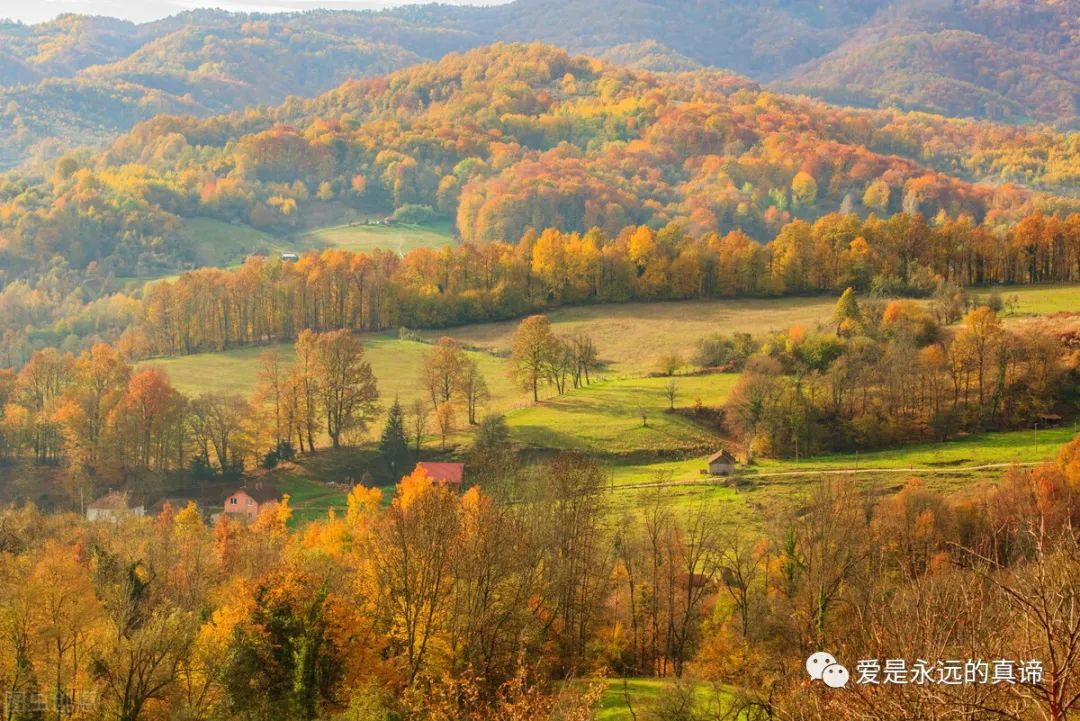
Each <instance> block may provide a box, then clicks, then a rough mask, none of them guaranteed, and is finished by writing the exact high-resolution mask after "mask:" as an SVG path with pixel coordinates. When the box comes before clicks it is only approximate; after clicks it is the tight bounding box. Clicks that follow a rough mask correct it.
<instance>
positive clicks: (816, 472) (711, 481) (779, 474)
mask: <svg viewBox="0 0 1080 721" xmlns="http://www.w3.org/2000/svg"><path fill="white" fill-rule="evenodd" d="M1042 463H1044V461H1025V462H1023V463H984V464H981V465H977V466H953V467H946V468H942V467H934V466H910V467H907V468H821V469H809V470H805V471H773V472H771V473H756V474H754V475H748V476H739V475H738V474H736V475H735V476H727V477H724V476H709V477H707V478H703V479H693V480H683V481H663V482H659V483H628V484H625V485H621V486H614V487H613V488H612V490H613V491H634V490H644V489H648V488H672V487H676V486H719V485H723V484H724V482H725V481H724V479H725V478H727V479H732V478H740V477H741V478H745V479H747V480H757V479H758V478H791V477H794V476H855V475H860V474H867V473H916V474H919V475H930V474H937V475H943V474H950V473H969V472H971V471H988V470H993V469H1000V468H1009V467H1011V466H1038V465H1041V464H1042Z"/></svg>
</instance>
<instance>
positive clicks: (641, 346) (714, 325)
mask: <svg viewBox="0 0 1080 721" xmlns="http://www.w3.org/2000/svg"><path fill="white" fill-rule="evenodd" d="M992 290H994V289H991V290H990V291H983V292H980V291H975V292H974V295H975V296H976V297H977V298H985V297H986V296H988V295H989V293H990V292H991V291H992ZM996 290H998V291H999V292H1000V293H1001V295H1002V297H1003V298H1008V297H1010V296H1013V295H1015V296H1016V297H1017V299H1018V303H1017V306H1016V309H1015V311H1013V314H1012V315H1013V317H1018V318H1020V317H1030V316H1036V315H1049V314H1052V313H1058V312H1068V311H1073V312H1076V311H1078V310H1080V284H1072V285H1054V286H1036V287H1029V288H1011V287H1010V288H1000V289H996ZM835 305H836V298H834V297H832V296H815V297H809V298H736V299H713V300H688V301H669V302H660V303H618V304H608V305H594V306H582V307H574V308H559V309H557V310H553V311H551V312H550V313H548V314H547V315H548V318H550V319H551V322H552V325H553V326H554V327H555V331H556V332H558V333H575V332H584V333H586V334H588V335H590V336H592V337H593V339H594V340H595V341H596V345H597V347H598V349H599V351H600V357H601V359H602V360H604V361H606V362H607V363H608V372H609V373H610V374H612V375H622V376H628V375H643V374H645V373H648V372H651V371H654V370H656V366H657V363H658V361H659V359H660V358H661V357H662V356H664V355H665V354H667V353H670V352H672V351H675V352H676V353H679V354H680V355H682V356H683V358H684V359H687V360H688V359H689V358H690V356H691V355H692V354H693V351H694V347H695V344H696V342H697V340H698V339H699V338H702V337H703V336H706V335H709V334H712V333H723V334H727V335H730V334H731V333H737V332H743V333H751V334H753V335H754V336H756V337H760V336H762V335H765V334H767V333H769V332H770V331H780V330H785V329H787V328H790V327H791V326H793V325H802V326H803V327H805V328H806V329H807V330H813V329H815V328H817V327H818V326H819V325H827V324H828V323H830V322H831V319H832V313H833V309H834V307H835ZM517 324H518V321H506V322H500V323H481V324H477V325H471V326H468V327H465V328H457V329H451V330H450V331H438V332H432V333H430V334H428V335H429V336H431V337H436V336H438V335H450V336H452V337H454V338H456V339H458V340H459V341H461V342H462V343H465V344H467V345H470V346H473V347H476V348H483V349H487V350H491V351H494V352H497V353H506V352H508V351H509V349H510V344H511V341H512V338H513V334H514V330H515V329H516V328H517Z"/></svg>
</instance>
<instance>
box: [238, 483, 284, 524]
mask: <svg viewBox="0 0 1080 721" xmlns="http://www.w3.org/2000/svg"><path fill="white" fill-rule="evenodd" d="M280 500H281V491H279V490H278V489H276V488H274V487H273V486H271V485H269V484H265V483H261V482H260V483H253V484H252V485H250V486H244V487H243V488H241V489H239V490H237V491H233V493H232V495H230V496H229V497H228V498H226V499H225V513H230V514H236V515H239V516H244V517H245V518H247V519H248V520H249V521H254V520H255V519H256V518H258V517H259V512H260V511H262V509H264V508H266V507H267V506H269V505H271V504H273V503H277V502H278V501H280Z"/></svg>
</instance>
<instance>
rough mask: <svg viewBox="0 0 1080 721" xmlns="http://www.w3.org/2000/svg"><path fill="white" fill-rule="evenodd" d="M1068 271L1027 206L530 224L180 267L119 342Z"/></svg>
mask: <svg viewBox="0 0 1080 721" xmlns="http://www.w3.org/2000/svg"><path fill="white" fill-rule="evenodd" d="M1077 279H1080V214H1074V215H1071V216H1068V217H1067V218H1058V217H1054V216H1040V215H1034V216H1032V217H1030V218H1028V219H1025V220H1024V221H1023V222H1021V223H1020V224H1019V225H1017V227H1016V228H1015V229H1014V230H1013V231H1011V232H1009V233H1008V234H1005V235H1004V236H998V235H995V234H993V233H991V232H990V231H989V230H988V229H987V228H985V227H982V226H973V225H971V224H970V223H969V222H968V221H966V220H960V221H955V222H954V221H943V222H942V223H941V224H939V225H928V224H927V223H926V222H925V221H924V219H923V218H922V217H921V216H918V215H915V216H910V215H906V214H899V215H895V216H893V217H891V218H889V219H888V220H880V219H877V218H873V217H871V218H869V219H867V220H865V221H863V220H860V219H859V218H858V217H857V216H854V215H829V216H826V217H824V218H822V219H821V220H819V221H817V222H815V223H814V224H813V225H810V224H807V223H804V222H802V221H795V222H793V223H791V224H789V225H787V226H785V227H784V228H783V229H782V230H781V232H780V233H779V235H777V237H776V238H775V239H774V240H773V241H771V242H770V243H768V244H767V245H760V244H758V243H756V242H754V241H752V240H750V239H749V238H748V237H747V236H745V235H743V234H742V233H739V232H733V233H729V234H728V235H726V236H723V237H719V236H717V235H715V234H709V235H704V236H693V235H690V234H688V233H686V232H685V231H684V230H683V229H681V228H680V227H679V226H667V227H665V228H663V229H661V230H660V231H654V230H652V229H650V228H648V227H646V226H640V227H628V228H625V229H624V230H623V231H622V232H620V233H618V234H617V235H615V236H613V237H608V236H605V235H604V234H603V233H602V232H600V231H599V230H592V231H590V232H588V233H586V234H585V235H579V234H576V233H561V232H559V231H556V230H551V229H549V230H546V231H544V232H543V233H541V234H539V235H537V234H536V233H533V232H531V231H530V232H529V233H527V234H526V235H525V237H523V238H522V239H521V241H520V243H518V244H517V245H506V244H501V243H492V244H487V245H482V246H476V245H470V244H466V245H462V246H460V247H457V248H444V249H441V250H432V249H417V250H414V251H412V252H410V253H409V254H408V255H406V256H405V257H404V258H401V257H399V256H397V255H395V254H392V253H383V252H379V251H376V252H374V253H372V254H370V255H369V254H366V253H349V252H346V251H340V250H328V251H325V252H323V253H321V254H314V253H312V254H306V255H304V256H303V257H302V258H301V259H300V261H299V262H296V263H281V262H279V261H276V260H273V261H268V260H263V259H258V258H252V259H249V260H248V262H247V263H245V264H244V265H243V266H242V267H240V268H238V269H236V270H218V269H202V270H198V271H193V272H190V273H185V274H184V275H182V276H181V277H180V278H179V279H177V280H176V281H162V282H158V283H153V284H151V285H149V286H148V287H147V288H146V289H145V290H144V291H143V294H142V298H141V300H139V301H135V305H136V308H137V312H136V313H135V315H136V316H138V317H140V318H141V322H138V323H137V325H136V327H135V328H132V329H129V332H127V333H125V334H124V338H123V339H122V340H121V343H120V345H121V347H122V348H123V349H124V351H125V353H127V354H129V355H133V356H136V357H138V356H147V355H157V354H174V353H190V352H195V351H200V350H221V349H224V348H228V347H231V346H235V345H242V344H251V343H261V342H267V341H271V340H275V339H293V338H295V337H297V336H298V335H299V333H300V332H301V331H302V330H304V329H313V330H316V331H326V330H334V329H343V328H344V329H350V330H354V331H370V330H378V329H384V328H389V327H394V326H410V327H440V326H447V325H453V324H462V323H469V322H475V321H484V320H497V319H506V318H513V317H521V316H524V315H528V314H529V313H531V312H536V311H537V310H541V309H544V308H550V307H555V306H558V305H560V304H565V303H585V302H604V301H621V300H627V299H632V298H637V299H663V298H697V297H728V296H739V295H779V294H795V293H811V292H828V291H836V292H839V291H841V290H843V289H844V288H847V287H854V288H856V289H857V290H865V291H873V292H876V293H878V294H894V293H922V294H930V293H932V292H933V291H934V290H935V289H936V288H937V287H938V286H939V285H941V284H942V283H946V284H949V285H972V284H975V285H978V284H988V283H1036V282H1049V281H1071V280H1077ZM118 307H122V308H125V309H126V308H127V307H128V304H118ZM126 312H127V311H126V310H125V313H126ZM12 322H16V321H15V319H14V318H13V319H12ZM72 328H73V330H74V326H73V327H72ZM76 343H78V341H76ZM16 360H17V359H16Z"/></svg>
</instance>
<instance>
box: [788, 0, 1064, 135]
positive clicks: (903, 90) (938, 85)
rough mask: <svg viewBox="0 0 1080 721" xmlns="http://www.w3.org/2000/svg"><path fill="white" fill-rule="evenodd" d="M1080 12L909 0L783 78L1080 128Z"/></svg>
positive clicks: (939, 108)
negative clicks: (841, 43)
mask: <svg viewBox="0 0 1080 721" xmlns="http://www.w3.org/2000/svg"><path fill="white" fill-rule="evenodd" d="M1078 18H1080V11H1078V8H1077V6H1076V4H1075V3H1071V2H980V1H974V2H970V1H969V2H927V1H921V2H910V3H901V4H899V5H898V6H897V7H893V8H890V9H888V10H886V11H883V12H882V13H880V14H879V15H878V16H877V17H875V19H874V20H873V21H872V22H870V23H868V24H867V25H866V26H864V27H863V28H861V29H860V30H859V32H857V33H856V34H855V35H854V37H852V38H850V39H849V40H847V41H846V42H845V43H844V44H843V45H841V46H840V47H838V48H837V49H835V50H834V51H832V52H831V53H829V54H828V55H826V56H825V57H823V58H819V59H815V60H813V61H811V62H809V63H807V64H806V65H804V66H801V67H798V68H796V69H794V70H793V71H791V72H790V73H789V74H788V75H787V76H786V77H787V80H788V81H789V82H785V83H783V84H781V86H780V87H783V88H789V89H801V90H810V91H812V92H814V93H815V94H819V95H821V96H822V97H825V98H828V99H830V100H832V101H834V102H840V103H850V102H864V103H870V104H887V105H895V106H899V107H906V108H920V109H925V110H928V111H930V112H935V113H944V114H946V115H957V116H966V115H972V116H975V117H982V118H990V119H994V120H1004V121H1009V122H1018V121H1019V122H1024V121H1030V120H1041V121H1057V122H1059V123H1060V124H1061V126H1062V127H1074V128H1075V127H1076V124H1077V122H1078V120H1077V119H1078V113H1080V45H1078V44H1077V42H1076V37H1077V32H1078V31H1080V20H1078Z"/></svg>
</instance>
